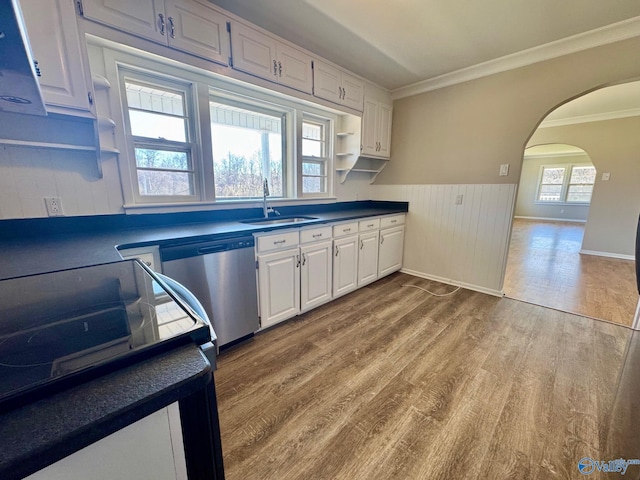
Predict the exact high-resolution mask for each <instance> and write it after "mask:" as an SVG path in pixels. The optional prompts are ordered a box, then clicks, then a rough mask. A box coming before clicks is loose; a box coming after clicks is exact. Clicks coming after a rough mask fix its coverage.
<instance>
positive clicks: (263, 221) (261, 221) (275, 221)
mask: <svg viewBox="0 0 640 480" xmlns="http://www.w3.org/2000/svg"><path fill="white" fill-rule="evenodd" d="M317 219H318V217H302V216H300V217H277V218H256V219H251V220H241V221H240V223H248V224H249V225H282V224H283V223H301V222H308V221H310V220H317Z"/></svg>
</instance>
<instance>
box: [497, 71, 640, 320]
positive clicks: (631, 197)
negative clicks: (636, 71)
mask: <svg viewBox="0 0 640 480" xmlns="http://www.w3.org/2000/svg"><path fill="white" fill-rule="evenodd" d="M638 131H640V82H631V83H628V84H624V85H616V86H614V87H606V88H603V89H601V90H597V91H595V92H591V93H589V94H586V95H584V96H582V97H580V98H578V99H575V100H572V101H571V102H568V103H566V104H564V105H562V106H561V107H559V108H557V109H556V110H554V111H553V112H551V113H550V114H549V115H548V117H546V118H545V119H544V120H543V122H542V123H541V125H540V127H539V128H538V129H537V130H536V131H535V132H534V133H533V135H532V136H531V138H530V140H529V142H528V143H527V147H533V148H527V150H525V159H524V160H523V170H522V176H521V188H520V191H519V197H518V198H519V199H518V205H517V206H516V211H515V217H516V218H515V219H514V230H513V232H512V240H515V241H517V240H518V235H519V233H518V230H517V227H518V218H517V217H519V216H526V217H542V219H543V220H547V230H553V228H552V227H558V225H560V224H558V223H557V222H559V221H560V222H564V228H565V229H567V230H575V231H579V230H581V229H582V235H583V237H582V238H580V232H578V234H574V238H573V240H571V241H569V240H562V235H560V233H559V232H557V236H556V237H554V238H555V241H556V242H557V243H558V245H556V246H558V247H559V248H558V249H556V250H555V251H554V252H553V254H552V253H551V252H549V253H548V254H547V255H542V254H540V252H539V251H537V253H538V254H539V255H538V258H537V259H536V258H535V255H534V257H533V258H530V259H529V262H530V263H531V262H533V263H534V264H535V265H536V267H537V268H538V270H543V269H544V268H547V269H548V272H547V273H548V275H549V276H548V277H547V279H546V280H545V281H541V282H539V283H538V284H537V285H536V283H535V282H536V281H535V279H528V278H520V283H521V285H525V286H527V287H528V289H529V292H528V293H526V294H525V293H522V292H515V293H514V292H513V290H511V291H510V287H511V286H512V285H510V282H511V280H512V279H513V277H514V275H519V276H521V277H522V276H524V275H526V271H525V270H522V269H521V270H520V271H518V272H515V273H514V270H513V265H514V258H515V253H514V252H513V251H512V250H510V254H509V261H508V265H507V271H506V273H505V293H506V295H507V296H513V297H514V298H518V299H520V300H525V301H530V302H531V303H538V304H541V305H545V306H548V307H552V308H557V309H560V310H565V311H569V312H572V313H578V314H582V315H586V316H591V317H595V318H599V319H603V320H608V321H614V322H616V323H620V324H624V325H628V326H630V325H631V324H632V322H633V319H634V311H635V308H636V305H637V303H638V294H637V290H636V286H635V272H634V268H633V254H634V243H635V229H636V223H637V219H638V213H639V212H640V188H638V185H639V184H640V161H638V160H637V158H638V157H637V152H638V151H640V138H639V136H638V134H637V132H638ZM560 143H562V144H565V147H564V148H565V151H564V153H563V152H555V153H556V154H559V156H560V159H556V160H554V161H556V162H557V163H556V164H553V163H551V164H550V165H548V166H549V169H550V171H552V169H553V168H554V165H556V166H557V165H561V164H563V163H564V165H565V166H564V167H563V168H564V169H565V170H564V173H565V175H566V174H568V175H571V171H572V169H573V166H574V165H575V164H578V163H580V162H582V161H584V158H580V157H579V155H580V154H581V153H580V152H581V151H582V150H584V151H585V152H586V154H588V157H587V158H589V157H590V160H591V161H592V162H593V164H594V165H595V167H596V170H597V176H596V178H595V179H594V182H593V187H592V188H593V197H592V199H591V205H590V207H587V208H588V213H586V210H587V209H585V212H584V213H583V214H580V213H577V212H576V208H574V207H573V205H571V203H572V202H570V201H568V200H569V199H568V198H567V197H566V195H567V192H568V186H569V185H572V184H573V180H571V179H567V177H566V176H565V177H564V178H563V181H565V182H567V181H568V183H564V184H563V185H562V186H561V187H557V184H556V187H554V183H553V181H552V180H549V179H547V180H549V181H548V182H544V181H543V179H542V175H543V173H542V172H543V170H541V168H542V164H544V163H550V160H552V159H551V158H550V157H549V156H547V158H546V159H545V158H544V156H545V149H546V150H547V152H546V153H549V150H550V149H551V148H552V147H551V145H552V144H556V145H557V144H560ZM566 145H571V146H566ZM576 147H580V149H582V150H580V149H579V148H576ZM553 148H556V149H557V148H558V147H557V146H556V147H553ZM536 149H538V155H537V156H538V157H543V158H542V160H540V161H537V162H534V164H535V168H537V169H538V174H537V176H536V182H537V184H536V185H535V186H534V187H529V191H528V192H527V188H526V187H524V186H523V185H522V182H523V181H525V179H526V178H527V177H528V176H529V177H530V175H528V174H527V166H528V162H530V160H528V159H527V157H534V158H535V157H536V155H533V154H532V153H535V152H536ZM563 154H564V155H565V157H566V158H565V161H563V160H562V155H563ZM572 156H573V157H575V158H571V157H572ZM569 160H570V161H569ZM575 160H578V161H577V162H576V161H575ZM535 168H534V170H535ZM556 173H558V172H557V171H556ZM556 180H557V179H556ZM577 183H579V182H577ZM545 184H546V185H545ZM543 187H544V188H543ZM531 188H534V190H533V191H532V190H531ZM545 188H546V189H548V191H551V192H552V193H554V195H560V196H562V195H564V197H562V198H560V199H559V200H560V201H556V202H545V201H544V200H545V198H541V197H540V196H539V194H540V192H541V190H544V189H545ZM575 188H576V187H574V191H575ZM532 192H533V193H532ZM582 193H583V194H584V193H585V192H582ZM523 195H528V198H529V199H530V200H533V203H532V204H531V205H530V208H529V210H525V211H524V214H523V208H524V207H523V202H522V201H521V199H520V197H522V196H523ZM534 195H538V196H537V197H534ZM532 197H533V198H532ZM575 199H576V197H575V196H574V200H575ZM552 200H558V199H557V198H552ZM536 201H537V203H536ZM550 204H551V205H550ZM536 212H538V214H536ZM541 212H542V213H541ZM519 214H520V215H519ZM567 220H574V221H575V220H578V221H586V223H584V227H582V226H581V225H579V224H578V223H576V222H573V223H568V222H567ZM554 222H555V223H554ZM554 235H555V234H554ZM542 238H546V240H543V239H542ZM545 241H546V242H547V244H548V246H550V247H552V246H553V245H552V243H553V241H552V240H551V234H550V233H549V232H547V234H546V237H544V236H543V237H538V240H537V242H538V246H540V245H542V244H544V243H545ZM563 242H564V243H563ZM571 242H573V245H572V248H568V246H569V245H570V244H571ZM577 245H579V248H577ZM562 248H564V249H565V251H564V252H563V250H562ZM576 250H577V251H576ZM567 255H573V256H574V258H573V263H571V262H570V261H569V260H567V258H565V257H566V256H567ZM560 260H562V261H560ZM554 261H555V262H556V263H554ZM563 262H564V263H563ZM566 262H569V263H566ZM510 278H511V280H510ZM534 293H535V295H534ZM589 302H591V305H589Z"/></svg>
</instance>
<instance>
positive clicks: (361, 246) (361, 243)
mask: <svg viewBox="0 0 640 480" xmlns="http://www.w3.org/2000/svg"><path fill="white" fill-rule="evenodd" d="M363 248H364V242H363V241H362V240H360V250H362V249H363Z"/></svg>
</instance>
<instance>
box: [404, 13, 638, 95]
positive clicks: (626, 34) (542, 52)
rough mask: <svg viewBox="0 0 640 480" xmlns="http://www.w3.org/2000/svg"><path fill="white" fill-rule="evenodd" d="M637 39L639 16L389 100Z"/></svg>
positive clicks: (421, 84)
mask: <svg viewBox="0 0 640 480" xmlns="http://www.w3.org/2000/svg"><path fill="white" fill-rule="evenodd" d="M637 36H640V16H638V17H633V18H629V19H627V20H623V21H622V22H617V23H613V24H611V25H607V26H604V27H601V28H596V29H595V30H590V31H588V32H583V33H579V34H577V35H572V36H570V37H567V38H563V39H560V40H556V41H554V42H550V43H546V44H544V45H539V46H537V47H533V48H529V49H527V50H523V51H521V52H516V53H512V54H510V55H505V56H504V57H500V58H496V59H494V60H489V61H487V62H483V63H479V64H477V65H472V66H470V67H466V68H462V69H460V70H456V71H454V72H450V73H445V74H443V75H439V76H437V77H433V78H429V79H427V80H422V81H420V82H417V83H414V84H411V85H407V86H406V87H401V88H397V89H395V90H392V91H391V98H392V99H393V100H397V99H399V98H404V97H410V96H412V95H418V94H420V93H425V92H429V91H432V90H437V89H439V88H443V87H448V86H451V85H455V84H458V83H462V82H467V81H469V80H475V79H477V78H481V77H486V76H488V75H493V74H495V73H501V72H506V71H508V70H513V69H515V68H520V67H526V66H527V65H532V64H534V63H538V62H542V61H545V60H550V59H552V58H557V57H561V56H563V55H568V54H571V53H576V52H580V51H582V50H587V49H589V48H594V47H599V46H601V45H608V44H610V43H614V42H619V41H621V40H626V39H628V38H633V37H637Z"/></svg>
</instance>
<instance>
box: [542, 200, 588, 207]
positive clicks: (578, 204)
mask: <svg viewBox="0 0 640 480" xmlns="http://www.w3.org/2000/svg"><path fill="white" fill-rule="evenodd" d="M533 204H534V205H553V206H556V207H588V206H589V205H591V202H540V201H537V202H533Z"/></svg>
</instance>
